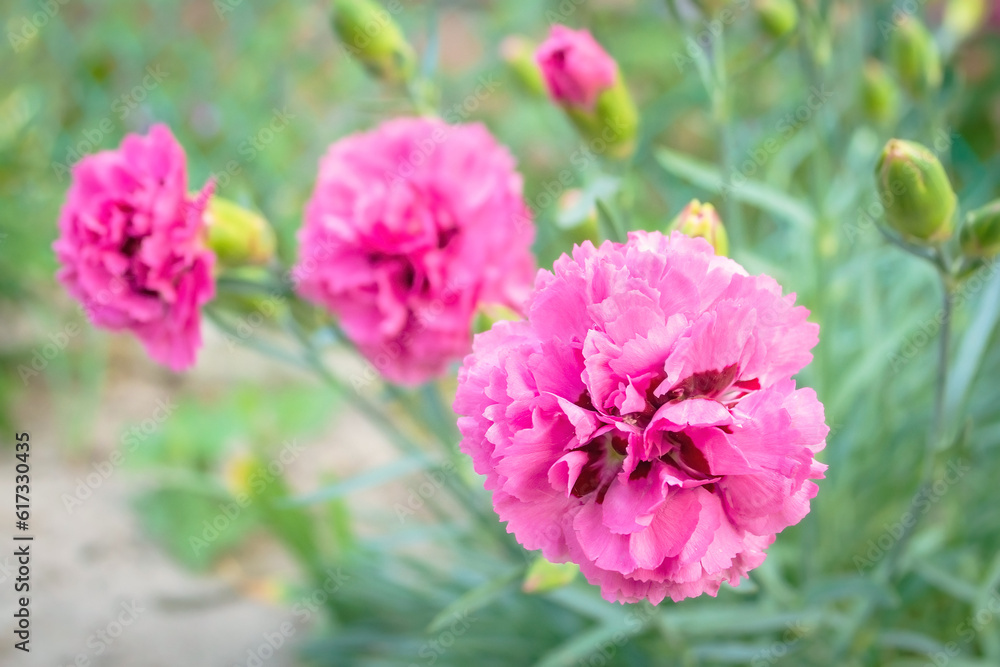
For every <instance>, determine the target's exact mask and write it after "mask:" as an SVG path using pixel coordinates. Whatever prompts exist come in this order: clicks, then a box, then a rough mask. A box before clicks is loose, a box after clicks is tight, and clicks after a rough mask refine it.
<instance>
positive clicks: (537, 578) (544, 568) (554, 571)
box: [521, 556, 580, 593]
mask: <svg viewBox="0 0 1000 667" xmlns="http://www.w3.org/2000/svg"><path fill="white" fill-rule="evenodd" d="M579 572H580V566H579V565H577V564H576V563H550V562H549V561H547V560H545V558H543V557H542V556H539V557H538V558H536V559H535V560H534V562H532V563H531V565H530V566H529V567H528V572H527V573H526V574H525V575H524V583H523V584H522V585H521V589H522V590H523V591H524V592H525V593H545V592H546V591H552V590H555V589H557V588H562V587H563V586H566V585H568V584H570V583H572V582H573V580H574V579H575V578H576V575H577V574H578V573H579Z"/></svg>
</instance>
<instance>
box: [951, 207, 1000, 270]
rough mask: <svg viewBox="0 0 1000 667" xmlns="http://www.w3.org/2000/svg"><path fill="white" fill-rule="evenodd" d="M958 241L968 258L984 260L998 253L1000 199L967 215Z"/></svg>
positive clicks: (999, 251) (999, 241)
mask: <svg viewBox="0 0 1000 667" xmlns="http://www.w3.org/2000/svg"><path fill="white" fill-rule="evenodd" d="M959 239H960V240H961V243H962V252H963V253H965V254H966V255H967V256H969V257H979V258H984V259H985V258H987V257H992V256H993V255H996V254H997V253H1000V199H997V200H996V201H993V202H990V203H989V204H987V205H986V206H983V207H982V208H979V209H976V210H975V211H972V212H971V213H969V214H968V215H967V216H966V218H965V224H964V225H962V231H961V232H960V233H959Z"/></svg>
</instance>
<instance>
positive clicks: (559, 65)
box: [535, 25, 618, 110]
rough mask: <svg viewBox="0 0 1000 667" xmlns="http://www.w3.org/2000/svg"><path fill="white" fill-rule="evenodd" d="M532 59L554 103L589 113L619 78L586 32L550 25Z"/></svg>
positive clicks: (610, 63)
mask: <svg viewBox="0 0 1000 667" xmlns="http://www.w3.org/2000/svg"><path fill="white" fill-rule="evenodd" d="M535 60H536V62H537V63H538V66H539V68H540V69H541V70H542V76H543V77H544V79H545V85H546V87H547V88H548V89H549V94H550V95H552V98H553V99H554V100H555V101H556V102H559V103H560V104H570V105H575V106H578V107H582V108H585V109H588V110H590V109H592V108H593V107H594V104H595V103H596V102H597V97H598V95H600V94H601V92H603V91H604V90H606V89H608V88H610V87H611V86H612V85H614V83H615V79H616V78H617V77H618V65H617V64H615V61H614V59H612V58H611V56H609V55H608V54H607V52H605V50H604V49H603V48H602V47H601V45H600V44H598V43H597V42H596V41H595V40H594V38H593V37H592V36H591V35H590V33H589V32H588V31H586V30H572V29H571V28H567V27H566V26H562V25H554V26H552V30H551V32H550V33H549V37H548V39H546V40H545V42H544V43H542V45H541V46H539V47H538V51H537V52H536V53H535Z"/></svg>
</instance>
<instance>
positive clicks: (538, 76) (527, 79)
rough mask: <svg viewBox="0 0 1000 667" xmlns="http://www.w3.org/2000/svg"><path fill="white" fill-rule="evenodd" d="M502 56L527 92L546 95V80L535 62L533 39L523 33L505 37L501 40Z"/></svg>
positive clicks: (541, 95)
mask: <svg viewBox="0 0 1000 667" xmlns="http://www.w3.org/2000/svg"><path fill="white" fill-rule="evenodd" d="M500 57H501V58H503V61H504V62H505V63H507V66H508V67H510V70H511V72H513V74H514V77H515V78H516V79H517V81H518V83H520V84H521V85H522V86H523V87H524V89H525V90H526V91H527V92H529V93H531V94H532V95H537V96H540V97H543V96H545V80H544V79H542V72H541V70H539V69H538V63H536V62H535V46H534V44H532V43H531V41H529V40H528V39H527V38H526V37H522V36H521V35H508V36H507V37H504V39H503V41H502V42H500Z"/></svg>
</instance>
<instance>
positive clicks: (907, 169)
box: [875, 139, 957, 242]
mask: <svg viewBox="0 0 1000 667" xmlns="http://www.w3.org/2000/svg"><path fill="white" fill-rule="evenodd" d="M875 178H876V186H877V189H878V194H879V197H880V198H881V200H882V204H883V205H884V206H885V220H886V222H887V223H888V224H889V226H890V227H892V228H893V229H895V230H896V231H898V232H899V233H900V234H902V235H903V236H904V237H905V238H907V239H909V240H916V241H932V242H937V241H943V240H946V239H947V238H948V237H950V236H951V233H952V230H953V228H954V227H953V223H952V217H953V215H954V213H955V205H956V203H957V198H956V197H955V191H954V190H952V188H951V182H950V181H949V180H948V174H947V173H945V170H944V167H943V166H941V162H940V161H939V160H938V159H937V157H936V156H935V155H934V153H932V152H931V151H930V150H928V149H927V148H926V147H924V146H922V145H920V144H918V143H915V142H912V141H904V140H902V139H890V140H889V143H887V144H886V145H885V148H884V149H883V150H882V156H881V157H880V158H879V161H878V165H876V167H875Z"/></svg>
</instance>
